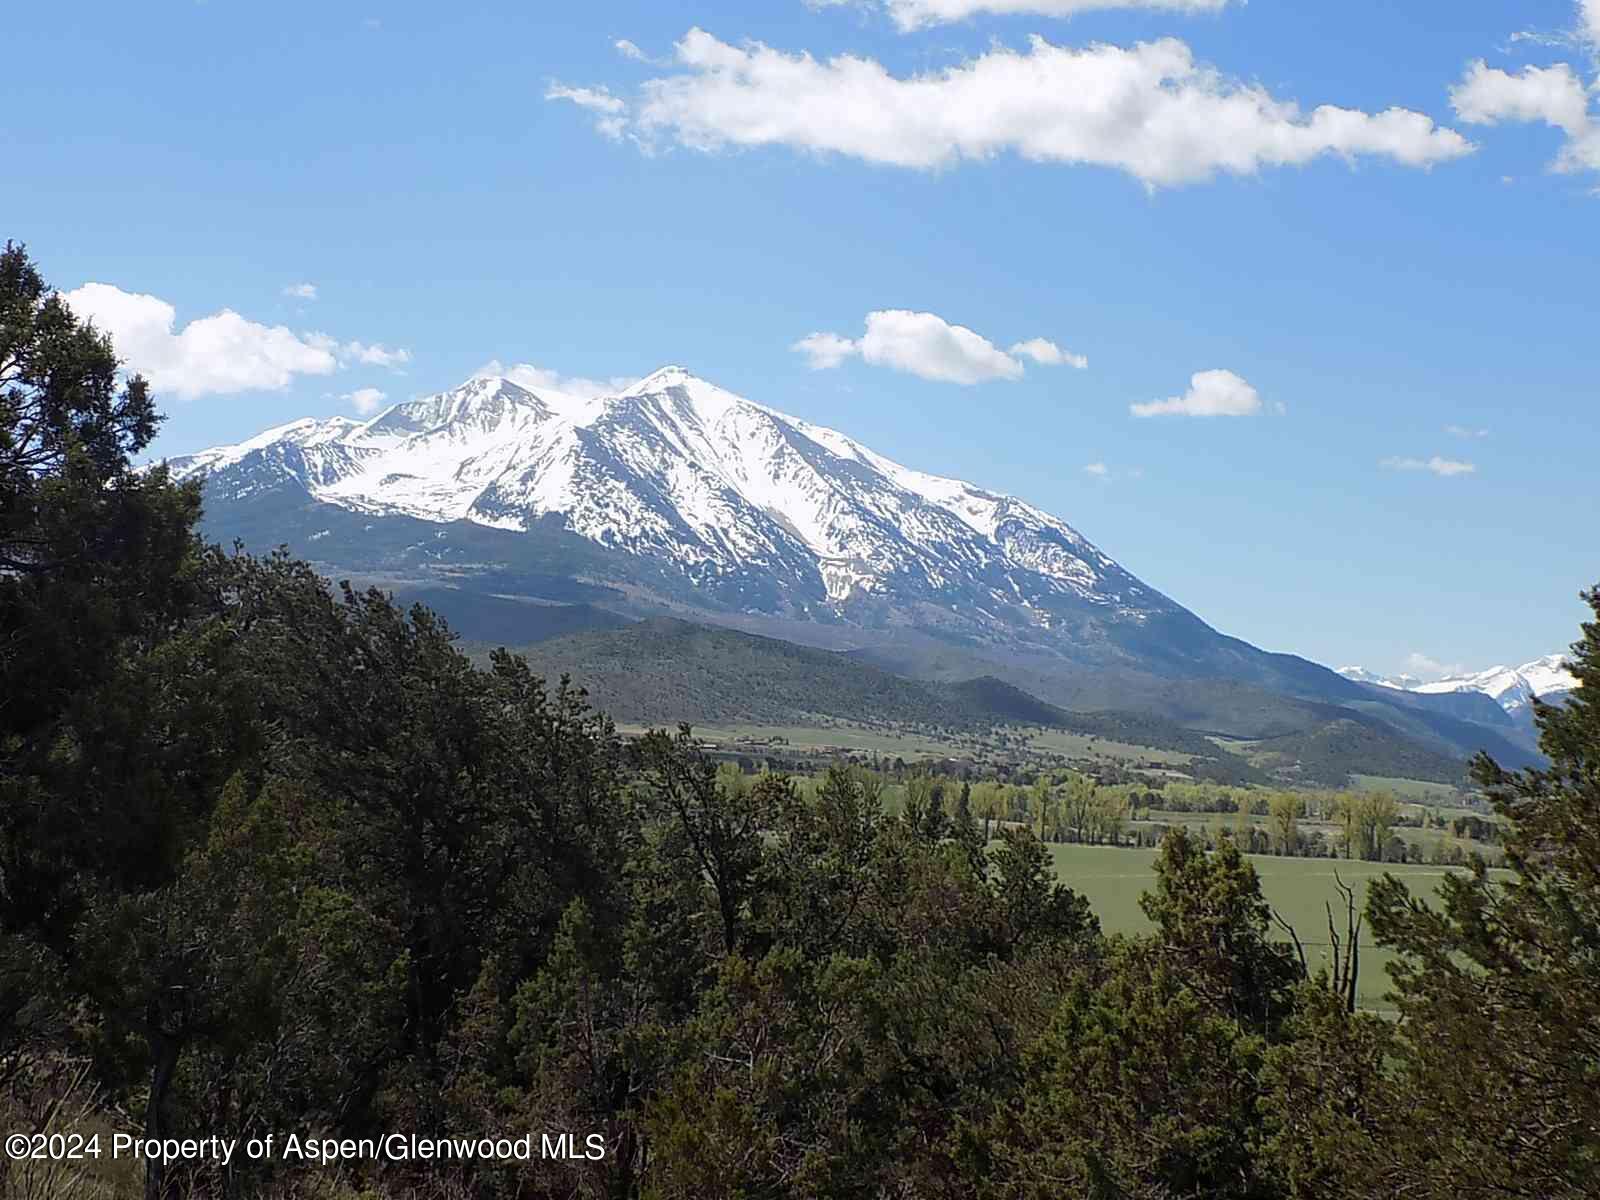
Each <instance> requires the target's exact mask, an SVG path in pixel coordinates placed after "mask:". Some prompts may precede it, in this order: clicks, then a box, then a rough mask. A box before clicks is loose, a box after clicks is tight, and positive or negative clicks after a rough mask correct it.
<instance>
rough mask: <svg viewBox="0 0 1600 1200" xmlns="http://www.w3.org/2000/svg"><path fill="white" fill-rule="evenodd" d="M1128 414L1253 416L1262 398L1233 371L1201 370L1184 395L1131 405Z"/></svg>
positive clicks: (1193, 377) (1155, 415) (1154, 415)
mask: <svg viewBox="0 0 1600 1200" xmlns="http://www.w3.org/2000/svg"><path fill="white" fill-rule="evenodd" d="M1128 411H1129V412H1131V413H1133V415H1134V416H1136V417H1250V416H1254V415H1255V414H1256V413H1258V412H1260V411H1261V395H1260V393H1258V392H1257V391H1256V389H1255V388H1253V387H1251V386H1250V385H1249V384H1248V383H1246V382H1245V381H1244V380H1243V379H1241V378H1240V377H1239V376H1238V375H1235V374H1234V373H1233V372H1232V371H1220V370H1218V371H1197V372H1195V374H1193V375H1191V376H1190V377H1189V390H1188V391H1187V392H1185V393H1184V394H1183V395H1181V396H1173V397H1171V398H1169V399H1166V400H1153V401H1151V402H1150V403H1148V404H1130V405H1129V406H1128ZM1280 411H1281V410H1280Z"/></svg>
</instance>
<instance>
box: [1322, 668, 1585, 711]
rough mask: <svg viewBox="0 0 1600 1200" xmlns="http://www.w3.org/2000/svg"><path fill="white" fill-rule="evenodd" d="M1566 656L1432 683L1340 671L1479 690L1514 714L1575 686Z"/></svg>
mask: <svg viewBox="0 0 1600 1200" xmlns="http://www.w3.org/2000/svg"><path fill="white" fill-rule="evenodd" d="M1565 660H1566V656H1565V655H1562V654H1547V655H1546V656H1545V657H1543V658H1536V659H1534V660H1533V661H1532V662H1529V663H1524V664H1523V665H1522V666H1520V667H1490V668H1489V669H1488V670H1487V671H1479V672H1477V673H1476V674H1471V675H1456V676H1451V677H1450V678H1448V679H1439V680H1435V681H1433V682H1431V683H1425V682H1423V681H1422V680H1420V679H1417V678H1415V677H1413V676H1410V675H1399V676H1393V677H1388V678H1385V677H1382V676H1378V675H1374V674H1373V673H1372V672H1370V671H1366V670H1363V669H1362V668H1360V667H1344V668H1342V669H1341V670H1340V671H1339V674H1341V675H1343V676H1344V677H1345V678H1346V679H1350V680H1354V681H1355V682H1357V683H1370V684H1375V685H1376V686H1378V687H1384V688H1392V689H1397V690H1400V691H1407V692H1419V693H1421V694H1423V695H1446V694H1453V693H1457V692H1482V693H1483V694H1484V695H1486V696H1488V697H1489V698H1490V699H1492V700H1494V701H1495V703H1497V704H1499V705H1500V707H1501V708H1503V709H1505V710H1506V712H1508V713H1510V714H1511V715H1512V716H1514V717H1515V716H1519V715H1520V714H1522V713H1524V712H1526V711H1527V710H1529V709H1530V707H1531V705H1532V703H1533V701H1534V699H1535V698H1537V699H1540V700H1548V701H1551V702H1554V701H1557V700H1559V699H1560V698H1562V697H1563V696H1565V695H1567V694H1568V693H1570V692H1572V691H1573V690H1574V689H1576V688H1577V686H1578V681H1577V679H1576V678H1575V677H1574V676H1573V674H1572V672H1571V671H1569V670H1567V668H1566V666H1565Z"/></svg>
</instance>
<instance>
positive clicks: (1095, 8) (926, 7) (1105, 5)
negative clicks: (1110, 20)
mask: <svg viewBox="0 0 1600 1200" xmlns="http://www.w3.org/2000/svg"><path fill="white" fill-rule="evenodd" d="M811 2H812V4H813V7H834V6H836V5H838V4H841V3H846V2H847V0H811ZM879 2H880V3H881V6H882V7H883V9H884V10H885V11H886V12H888V14H889V16H890V17H891V18H892V19H893V20H894V23H895V25H897V26H898V27H899V28H900V29H901V30H902V31H905V32H910V31H912V30H915V29H925V28H927V27H928V26H930V25H944V24H948V23H950V22H952V21H960V20H963V19H965V18H967V17H974V16H980V15H984V14H993V15H996V16H1000V15H1006V14H1021V15H1027V16H1036V17H1073V16H1077V15H1078V14H1079V13H1085V12H1104V11H1107V10H1110V9H1127V8H1154V9H1162V10H1164V11H1167V12H1178V13H1213V12H1221V11H1222V10H1223V9H1224V8H1226V7H1227V6H1228V4H1229V0H879ZM1241 2H1242V0H1241Z"/></svg>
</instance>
